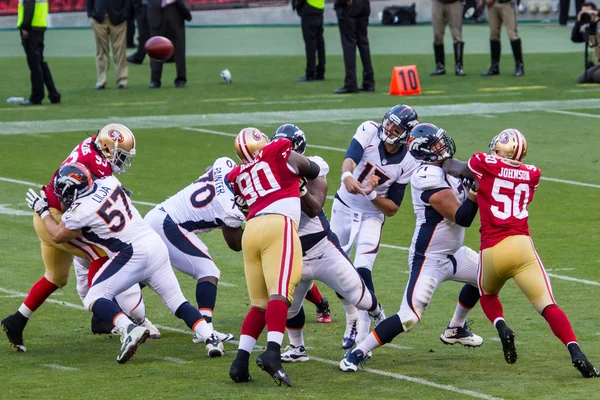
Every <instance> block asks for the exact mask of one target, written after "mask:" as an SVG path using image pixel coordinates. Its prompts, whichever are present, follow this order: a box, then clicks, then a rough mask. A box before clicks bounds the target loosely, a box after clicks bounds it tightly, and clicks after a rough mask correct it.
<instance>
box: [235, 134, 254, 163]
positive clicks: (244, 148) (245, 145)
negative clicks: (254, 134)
mask: <svg viewBox="0 0 600 400" xmlns="http://www.w3.org/2000/svg"><path fill="white" fill-rule="evenodd" d="M237 139H238V141H239V142H241V143H238V145H239V146H240V149H241V150H242V153H244V158H245V159H246V161H251V160H252V156H251V155H250V150H249V149H248V143H246V135H240V136H238V138H237Z"/></svg>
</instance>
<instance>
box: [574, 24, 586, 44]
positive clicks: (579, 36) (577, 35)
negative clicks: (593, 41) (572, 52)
mask: <svg viewBox="0 0 600 400" xmlns="http://www.w3.org/2000/svg"><path fill="white" fill-rule="evenodd" d="M571 41H572V42H574V43H583V42H584V41H585V38H584V37H583V33H581V24H580V23H579V21H575V25H573V30H572V31H571Z"/></svg>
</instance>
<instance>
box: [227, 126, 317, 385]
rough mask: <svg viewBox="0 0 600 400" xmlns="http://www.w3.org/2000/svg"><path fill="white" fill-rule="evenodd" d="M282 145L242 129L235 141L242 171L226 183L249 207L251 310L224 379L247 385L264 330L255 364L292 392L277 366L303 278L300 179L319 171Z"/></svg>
mask: <svg viewBox="0 0 600 400" xmlns="http://www.w3.org/2000/svg"><path fill="white" fill-rule="evenodd" d="M292 147H293V144H292V142H291V141H289V140H287V139H278V140H274V141H272V142H270V143H269V142H268V139H267V137H266V135H265V134H263V133H262V132H260V131H259V130H258V129H256V128H245V129H243V130H242V131H241V132H240V133H239V134H238V135H237V137H236V139H235V150H236V153H237V155H238V157H239V158H240V160H241V161H242V165H239V166H237V167H235V168H234V169H233V170H232V171H231V172H230V173H229V175H228V177H227V180H228V181H229V182H230V183H231V184H232V186H233V189H234V192H235V193H236V194H237V195H239V196H240V197H241V198H242V199H243V201H245V202H246V203H247V205H248V217H247V223H246V228H245V229H244V235H243V237H242V251H243V254H244V272H245V274H246V285H247V286H248V294H249V295H250V303H251V305H252V308H251V309H250V311H249V312H248V314H247V315H246V318H245V319H244V322H243V323H242V331H241V334H240V344H239V347H238V353H237V356H236V359H235V360H234V361H233V363H232V364H231V368H230V369H229V376H230V377H231V379H232V380H234V381H235V382H248V381H249V380H251V378H250V374H249V372H248V363H249V358H250V353H251V352H252V348H253V347H254V344H255V343H256V340H257V339H258V337H259V336H260V334H261V332H262V331H263V329H264V327H265V325H266V326H267V330H268V337H267V350H266V351H265V352H264V353H262V354H261V355H259V356H258V357H257V358H256V364H257V365H258V366H259V367H260V368H261V369H262V370H264V371H266V372H267V373H268V374H269V375H271V376H272V377H273V379H274V380H275V382H276V383H277V384H279V385H281V384H286V385H287V386H291V385H292V384H291V382H290V379H289V377H288V376H287V374H286V373H285V371H284V370H283V368H282V366H281V342H282V340H283V334H284V331H285V323H286V319H287V314H288V308H289V306H290V304H291V301H292V299H293V296H294V290H295V288H296V285H297V284H298V282H299V280H300V277H301V275H302V248H301V244H300V239H299V238H298V223H299V221H300V189H299V186H298V183H299V178H302V177H306V178H308V179H315V178H317V177H318V176H319V170H320V168H319V166H318V165H317V164H316V163H314V162H312V161H310V160H308V159H307V158H306V157H304V156H302V155H300V154H298V153H296V152H294V151H292Z"/></svg>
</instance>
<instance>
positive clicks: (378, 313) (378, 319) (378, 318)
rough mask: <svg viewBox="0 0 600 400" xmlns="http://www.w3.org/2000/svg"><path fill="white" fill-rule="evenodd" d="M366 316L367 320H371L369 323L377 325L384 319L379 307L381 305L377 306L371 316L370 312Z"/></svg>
mask: <svg viewBox="0 0 600 400" xmlns="http://www.w3.org/2000/svg"><path fill="white" fill-rule="evenodd" d="M367 314H369V318H371V321H372V322H373V324H374V325H375V326H377V325H379V323H380V322H381V321H383V320H384V319H385V318H386V317H385V312H384V311H383V307H381V304H379V305H378V306H377V309H376V310H375V311H373V313H372V314H371V313H370V312H367Z"/></svg>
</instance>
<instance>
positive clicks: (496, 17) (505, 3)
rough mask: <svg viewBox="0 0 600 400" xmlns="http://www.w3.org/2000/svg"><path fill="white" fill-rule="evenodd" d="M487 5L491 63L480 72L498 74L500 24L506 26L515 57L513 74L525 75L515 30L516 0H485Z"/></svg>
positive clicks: (489, 74) (519, 40) (488, 74)
mask: <svg viewBox="0 0 600 400" xmlns="http://www.w3.org/2000/svg"><path fill="white" fill-rule="evenodd" d="M485 3H486V4H487V7H488V25H489V26H490V51H491V55H492V65H491V66H490V68H489V69H488V70H487V71H485V72H484V73H482V74H481V75H482V76H492V75H498V74H500V54H501V52H502V50H501V47H500V29H501V28H502V24H504V26H505V27H506V33H507V34H508V38H509V39H510V47H511V48H512V52H513V56H514V58H515V72H514V73H513V76H523V75H525V68H524V66H523V49H522V47H521V38H519V32H518V31H517V2H516V0H497V1H496V0H485Z"/></svg>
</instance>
